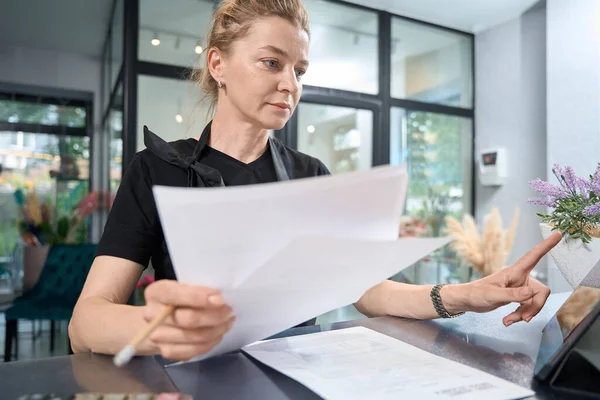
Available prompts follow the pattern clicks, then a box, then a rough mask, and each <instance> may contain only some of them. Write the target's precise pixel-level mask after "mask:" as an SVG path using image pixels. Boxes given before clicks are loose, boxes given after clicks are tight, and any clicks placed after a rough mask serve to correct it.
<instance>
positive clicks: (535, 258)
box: [514, 232, 562, 275]
mask: <svg viewBox="0 0 600 400" xmlns="http://www.w3.org/2000/svg"><path fill="white" fill-rule="evenodd" d="M561 239H562V234H561V233H560V232H554V233H553V234H552V235H550V236H548V237H547V238H546V239H545V240H544V241H543V242H541V243H540V244H538V245H537V246H535V247H534V248H533V249H531V250H529V251H528V252H527V254H525V255H524V256H523V257H521V259H519V261H517V262H516V263H515V264H514V266H515V268H517V269H519V270H520V272H522V273H526V274H527V275H529V273H530V272H531V271H532V270H533V269H534V268H535V266H536V265H537V263H538V262H539V261H540V260H541V259H542V257H544V256H545V255H546V254H547V253H548V252H549V251H550V250H552V248H553V247H554V246H556V245H557V244H558V243H559V242H560V240H561Z"/></svg>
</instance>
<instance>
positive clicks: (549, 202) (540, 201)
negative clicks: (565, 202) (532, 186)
mask: <svg viewBox="0 0 600 400" xmlns="http://www.w3.org/2000/svg"><path fill="white" fill-rule="evenodd" d="M527 203H529V204H534V205H536V206H544V207H554V206H555V203H556V200H555V199H552V198H549V197H548V198H545V199H544V198H541V197H531V198H529V199H527Z"/></svg>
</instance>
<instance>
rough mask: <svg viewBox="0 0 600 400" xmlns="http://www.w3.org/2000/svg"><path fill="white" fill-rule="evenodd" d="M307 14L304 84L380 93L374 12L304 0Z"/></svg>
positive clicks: (376, 20)
mask: <svg viewBox="0 0 600 400" xmlns="http://www.w3.org/2000/svg"><path fill="white" fill-rule="evenodd" d="M303 4H304V6H305V7H306V9H307V11H308V14H309V16H310V29H311V43H310V51H309V61H310V67H309V68H308V71H307V72H306V75H304V77H303V78H302V82H303V84H305V85H312V86H321V87H327V88H333V89H342V90H350V91H354V92H362V93H369V94H377V93H378V92H379V80H378V76H379V71H378V54H379V51H378V42H379V40H378V25H379V24H378V18H377V13H375V12H371V11H366V10H362V9H358V8H356V7H352V6H346V5H342V4H335V3H330V2H327V1H322V0H305V1H303Z"/></svg>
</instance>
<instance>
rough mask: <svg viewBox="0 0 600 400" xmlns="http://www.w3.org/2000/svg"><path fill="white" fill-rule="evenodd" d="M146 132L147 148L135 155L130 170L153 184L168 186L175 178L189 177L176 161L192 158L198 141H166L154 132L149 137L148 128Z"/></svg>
mask: <svg viewBox="0 0 600 400" xmlns="http://www.w3.org/2000/svg"><path fill="white" fill-rule="evenodd" d="M144 130H145V132H144V134H145V135H146V136H145V138H144V139H145V145H146V148H144V149H142V150H140V151H138V152H137V153H135V155H134V157H133V159H132V161H131V164H130V165H129V166H128V169H132V170H133V171H135V172H137V173H138V174H141V175H143V176H144V177H145V178H147V179H148V180H149V181H150V182H152V183H153V184H162V183H163V182H165V183H167V184H168V182H169V181H170V180H171V179H173V178H175V176H180V175H181V176H187V175H186V174H185V173H186V171H185V170H184V169H182V168H181V166H178V165H176V164H177V162H175V160H177V159H178V158H180V157H181V158H185V157H187V156H191V155H192V154H193V152H194V149H195V146H196V144H197V142H198V141H197V140H196V139H193V138H187V139H177V140H172V141H165V140H164V139H163V138H161V137H160V136H158V135H156V134H154V133H152V132H150V134H151V137H148V133H147V132H146V130H147V128H146V127H144ZM149 139H150V140H149Z"/></svg>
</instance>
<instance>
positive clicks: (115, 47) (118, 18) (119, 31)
mask: <svg viewBox="0 0 600 400" xmlns="http://www.w3.org/2000/svg"><path fill="white" fill-rule="evenodd" d="M123 12H124V8H123V0H117V3H116V5H115V15H114V16H113V23H112V27H111V29H112V32H111V54H112V56H111V60H110V65H111V71H110V90H111V91H112V89H113V88H114V87H115V83H116V82H117V78H118V77H119V70H120V69H121V65H122V64H123ZM109 95H110V94H109Z"/></svg>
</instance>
